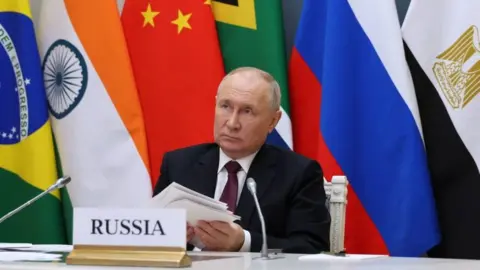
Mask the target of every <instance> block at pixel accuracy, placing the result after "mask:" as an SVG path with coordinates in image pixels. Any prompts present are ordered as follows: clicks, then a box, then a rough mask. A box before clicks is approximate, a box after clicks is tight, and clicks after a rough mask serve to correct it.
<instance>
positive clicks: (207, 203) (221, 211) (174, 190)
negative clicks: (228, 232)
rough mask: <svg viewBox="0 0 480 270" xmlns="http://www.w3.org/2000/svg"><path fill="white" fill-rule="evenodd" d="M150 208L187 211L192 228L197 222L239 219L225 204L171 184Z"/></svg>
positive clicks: (155, 198) (155, 199)
mask: <svg viewBox="0 0 480 270" xmlns="http://www.w3.org/2000/svg"><path fill="white" fill-rule="evenodd" d="M150 207H157V208H181V209H185V210H187V221H188V223H190V224H191V225H192V226H195V225H197V222H198V221H199V220H206V221H213V220H217V221H224V222H233V221H235V220H238V219H240V217H239V216H236V215H234V214H233V213H232V212H231V211H229V210H227V208H228V207H227V204H225V203H223V202H220V201H217V200H214V199H213V198H210V197H208V196H205V195H203V194H200V193H198V192H196V191H193V190H191V189H189V188H187V187H184V186H182V185H180V184H178V183H175V182H173V183H172V184H170V185H169V186H168V187H167V188H165V189H164V190H163V191H162V192H161V193H159V194H157V196H155V197H153V199H152V201H151V203H150Z"/></svg>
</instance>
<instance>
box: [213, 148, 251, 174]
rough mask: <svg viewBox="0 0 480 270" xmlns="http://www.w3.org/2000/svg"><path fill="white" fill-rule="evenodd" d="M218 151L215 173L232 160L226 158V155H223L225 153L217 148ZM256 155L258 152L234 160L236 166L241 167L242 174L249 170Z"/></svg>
mask: <svg viewBox="0 0 480 270" xmlns="http://www.w3.org/2000/svg"><path fill="white" fill-rule="evenodd" d="M219 149H220V156H219V161H218V171H217V173H219V172H220V171H221V170H222V169H223V168H224V167H225V164H227V162H229V161H231V160H233V159H232V158H230V157H229V156H227V154H225V152H223V150H222V148H220V147H219ZM257 153H258V151H256V152H255V153H253V154H251V155H248V156H246V157H243V158H239V159H236V160H235V161H237V162H238V164H240V166H241V167H242V170H243V171H244V172H248V170H249V169H250V165H252V162H253V159H254V158H255V156H256V155H257Z"/></svg>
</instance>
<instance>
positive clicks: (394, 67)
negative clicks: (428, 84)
mask: <svg viewBox="0 0 480 270" xmlns="http://www.w3.org/2000/svg"><path fill="white" fill-rule="evenodd" d="M349 3H350V6H351V7H352V10H353V12H354V14H355V17H356V18H357V20H358V21H359V23H360V25H361V26H362V28H363V30H364V31H365V33H366V35H367V36H368V38H369V39H370V42H371V43H372V45H373V47H374V48H375V51H376V52H377V55H378V57H379V58H380V60H381V61H382V63H383V65H384V66H385V69H386V70H387V72H388V74H389V76H390V78H391V79H392V81H393V83H394V85H395V87H396V88H397V90H398V92H399V93H400V95H401V96H402V98H403V100H404V101H405V103H406V104H407V106H408V108H409V109H410V112H411V113H412V116H413V117H414V119H415V123H416V124H417V127H418V130H419V132H420V134H422V128H421V122H420V113H419V111H418V104H417V98H416V96H415V90H414V86H413V80H412V76H411V74H410V70H409V68H408V64H407V61H406V59H405V53H404V48H403V40H402V32H401V28H400V23H399V21H398V16H397V14H398V13H397V7H396V4H395V0H372V1H369V2H368V3H366V2H365V1H364V0H349ZM372 6H375V8H372ZM379 22H381V23H379ZM385 33H389V36H388V37H385Z"/></svg>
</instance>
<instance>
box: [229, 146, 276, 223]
mask: <svg viewBox="0 0 480 270" xmlns="http://www.w3.org/2000/svg"><path fill="white" fill-rule="evenodd" d="M275 161H276V156H275V155H274V154H273V151H272V150H271V149H269V148H268V146H267V145H264V146H263V147H262V148H261V149H260V151H258V153H257V155H256V156H255V159H254V160H253V162H252V165H251V166H250V169H249V171H248V174H247V178H246V179H248V178H249V177H251V178H253V179H254V180H255V182H256V183H257V196H258V200H259V201H261V199H262V196H263V195H264V194H265V191H266V190H267V189H268V187H269V186H270V183H271V182H272V180H273V178H274V176H275V169H274V167H275ZM246 179H245V184H244V185H243V189H242V193H241V195H240V201H239V202H238V205H237V209H236V211H235V214H236V215H239V216H240V217H242V219H241V220H240V225H242V227H244V228H245V227H248V225H249V224H250V219H251V216H252V214H253V212H254V210H255V201H254V200H253V197H252V195H251V194H250V191H248V187H247V183H246Z"/></svg>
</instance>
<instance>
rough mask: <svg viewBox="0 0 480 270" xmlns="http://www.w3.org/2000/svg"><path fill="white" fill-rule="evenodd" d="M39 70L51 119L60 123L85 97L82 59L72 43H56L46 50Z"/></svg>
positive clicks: (84, 71) (85, 71) (85, 75)
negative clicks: (41, 70) (55, 119)
mask: <svg viewBox="0 0 480 270" xmlns="http://www.w3.org/2000/svg"><path fill="white" fill-rule="evenodd" d="M42 68H43V79H44V81H45V90H46V92H47V98H48V107H49V109H50V112H51V114H52V115H53V116H55V117H56V118H57V119H61V118H63V117H65V116H67V115H68V114H69V113H70V112H71V111H72V110H73V109H75V107H76V106H77V105H78V103H79V102H80V100H81V99H82V97H83V95H84V94H85V90H86V89H87V79H88V72H87V65H86V63H85V59H84V58H83V56H82V54H81V53H80V51H79V50H78V49H77V48H76V47H75V46H74V45H73V44H72V43H70V42H68V41H66V40H63V39H59V40H57V41H55V42H54V43H53V44H52V45H51V46H50V48H48V50H47V54H46V55H45V58H44V60H43V67H42Z"/></svg>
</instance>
